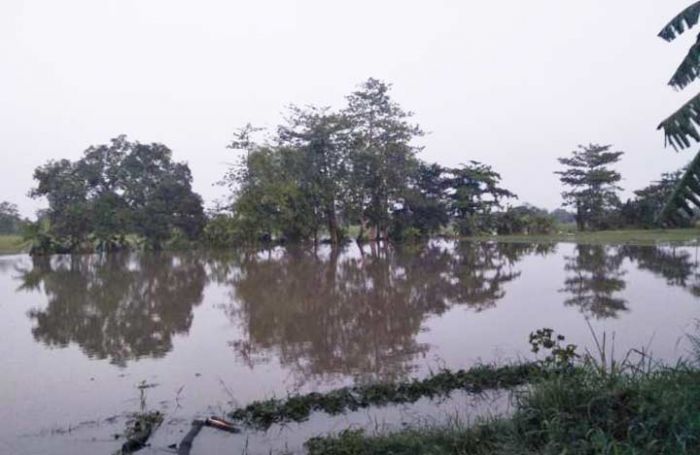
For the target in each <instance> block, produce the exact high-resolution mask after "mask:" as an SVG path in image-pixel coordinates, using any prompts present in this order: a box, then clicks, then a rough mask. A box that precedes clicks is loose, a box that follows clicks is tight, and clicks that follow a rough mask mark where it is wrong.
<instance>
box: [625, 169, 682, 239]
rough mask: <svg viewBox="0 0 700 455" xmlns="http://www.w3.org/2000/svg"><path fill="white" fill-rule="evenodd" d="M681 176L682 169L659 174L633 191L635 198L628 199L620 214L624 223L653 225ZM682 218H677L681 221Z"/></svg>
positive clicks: (644, 225)
mask: <svg viewBox="0 0 700 455" xmlns="http://www.w3.org/2000/svg"><path fill="white" fill-rule="evenodd" d="M682 176H683V170H679V171H676V172H666V173H663V174H661V178H660V180H658V181H655V182H652V183H651V184H649V185H648V186H646V187H644V188H642V189H641V190H636V191H635V192H634V194H635V198H634V199H631V200H628V201H627V202H626V203H625V205H624V206H623V207H622V210H621V214H622V218H623V221H624V222H625V223H626V224H630V225H633V226H640V227H646V228H648V227H653V226H656V225H657V220H658V219H659V216H660V214H661V212H662V210H663V209H664V205H665V204H666V201H668V199H669V197H670V196H671V194H672V193H673V191H674V189H675V188H676V186H678V183H679V182H680V181H681V178H682ZM681 221H683V220H679V222H681Z"/></svg>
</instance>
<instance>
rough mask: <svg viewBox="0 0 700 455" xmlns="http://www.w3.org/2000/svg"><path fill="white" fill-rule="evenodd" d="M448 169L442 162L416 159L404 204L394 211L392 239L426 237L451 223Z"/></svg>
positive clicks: (402, 202)
mask: <svg viewBox="0 0 700 455" xmlns="http://www.w3.org/2000/svg"><path fill="white" fill-rule="evenodd" d="M448 171H449V170H448V169H447V168H444V167H442V166H440V165H438V164H428V163H424V162H422V161H416V164H415V166H414V167H413V172H412V173H411V174H410V176H409V178H408V182H407V185H406V188H405V189H404V192H403V194H402V196H401V198H400V199H401V204H400V207H399V208H397V209H395V210H394V211H393V212H392V222H391V230H390V237H391V238H392V239H395V240H406V239H410V238H415V237H420V238H424V237H427V236H429V235H431V234H435V233H437V232H439V231H440V229H441V228H443V227H445V226H447V224H448V223H449V221H450V217H449V213H448V209H449V205H448V204H449V194H448V193H449V183H450V182H449V180H448V176H447V173H448Z"/></svg>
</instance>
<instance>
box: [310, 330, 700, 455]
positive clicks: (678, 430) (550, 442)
mask: <svg viewBox="0 0 700 455" xmlns="http://www.w3.org/2000/svg"><path fill="white" fill-rule="evenodd" d="M531 339H532V337H531ZM696 341H697V340H696ZM603 348H604V345H603ZM556 349H557V348H555V349H553V350H552V352H553V355H554V357H553V358H552V362H553V363H552V362H550V363H549V364H547V363H545V364H544V365H543V368H547V365H549V367H550V368H548V369H547V371H548V372H549V374H546V375H538V376H536V377H535V378H534V380H532V381H531V383H530V386H529V387H526V388H524V389H521V390H520V392H518V393H516V394H515V410H514V412H513V413H512V415H510V416H503V417H496V418H490V419H486V420H484V419H482V420H479V421H477V422H475V423H473V424H472V425H467V424H465V423H459V422H456V423H453V424H452V425H448V426H442V427H423V428H412V429H408V430H404V431H399V432H396V433H389V434H368V433H367V432H365V431H363V430H352V429H349V430H346V431H343V432H341V433H339V434H337V435H335V436H325V437H317V438H313V439H311V440H309V441H308V442H307V444H306V446H307V449H308V452H309V454H311V455H315V454H331V455H334V454H343V455H355V454H357V455H360V454H362V455H369V454H386V453H392V454H414V453H430V454H484V455H485V454H521V453H542V454H549V453H551V454H560V453H625V454H627V453H629V454H632V453H658V454H691V453H698V451H700V436H698V435H700V420H699V419H698V416H700V368H699V365H698V363H697V361H696V362H690V361H681V362H678V363H677V364H675V365H674V366H671V367H668V366H662V365H655V364H654V363H653V361H652V360H651V359H650V358H648V357H647V356H646V355H645V354H644V353H643V352H639V353H638V354H639V355H640V357H638V358H637V359H634V360H633V359H632V357H630V356H629V355H628V356H626V357H625V358H624V359H623V360H622V361H618V362H616V361H615V359H614V358H613V359H607V360H606V358H605V356H604V355H602V356H601V357H599V358H597V359H596V358H595V357H593V356H591V355H590V354H588V355H586V356H584V357H583V359H582V360H581V361H580V362H577V363H576V364H574V363H570V362H569V361H566V362H564V365H565V366H564V367H562V364H557V360H556V354H554V352H555V351H556ZM604 352H605V351H601V352H600V353H599V354H602V353H604ZM571 354H574V352H573V351H570V350H567V349H564V355H565V357H568V358H569V360H571ZM560 355H561V352H560ZM559 361H561V358H560V359H559ZM552 366H554V367H555V368H551V367H552Z"/></svg>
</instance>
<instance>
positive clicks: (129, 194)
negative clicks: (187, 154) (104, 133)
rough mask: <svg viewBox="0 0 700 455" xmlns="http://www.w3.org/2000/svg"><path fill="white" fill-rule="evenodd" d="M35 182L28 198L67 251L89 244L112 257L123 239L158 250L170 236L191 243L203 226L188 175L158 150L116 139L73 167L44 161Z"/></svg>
mask: <svg viewBox="0 0 700 455" xmlns="http://www.w3.org/2000/svg"><path fill="white" fill-rule="evenodd" d="M34 179H35V180H36V181H37V186H36V187H35V188H34V189H33V190H32V192H31V196H32V197H36V198H38V197H46V198H47V199H48V202H49V209H48V214H47V216H48V221H49V232H50V234H51V235H52V236H53V237H54V238H55V239H56V240H57V242H58V243H62V244H64V245H65V248H66V249H67V250H69V251H75V250H76V249H77V248H80V247H83V246H84V245H86V244H88V243H90V244H91V243H92V242H91V241H94V242H96V244H97V247H98V248H99V249H106V250H109V249H114V248H116V247H119V246H122V245H124V243H125V237H126V236H127V235H128V234H136V235H138V236H140V237H141V238H142V239H144V241H145V242H146V245H147V246H148V247H150V248H153V249H160V248H161V247H162V246H163V243H164V242H165V241H166V240H167V239H169V238H170V236H171V235H172V234H173V232H174V231H176V230H179V231H181V232H182V233H183V234H184V235H186V236H187V237H189V238H192V239H194V238H195V237H196V236H198V235H199V233H200V231H201V230H202V228H203V226H204V221H205V219H204V211H203V208H202V199H201V197H200V196H199V195H197V194H196V193H194V192H193V191H192V185H191V184H192V175H191V173H190V170H189V167H188V166H187V164H185V163H177V162H174V161H173V160H172V152H171V151H170V149H168V148H167V147H166V146H164V145H162V144H141V143H139V142H130V141H128V140H127V139H126V137H125V136H119V137H117V138H114V139H112V141H111V142H110V144H105V145H99V146H93V147H90V148H88V149H87V150H86V151H85V153H84V155H83V157H82V158H81V159H79V160H77V161H75V162H71V161H69V160H60V161H49V162H48V163H47V164H45V165H43V166H40V167H38V168H37V169H36V170H35V171H34Z"/></svg>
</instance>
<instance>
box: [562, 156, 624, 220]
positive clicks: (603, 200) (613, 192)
mask: <svg viewBox="0 0 700 455" xmlns="http://www.w3.org/2000/svg"><path fill="white" fill-rule="evenodd" d="M611 148H612V146H611V145H597V144H590V145H588V146H582V145H579V147H578V150H574V151H573V152H571V157H568V158H559V162H560V163H561V164H562V165H564V166H566V169H565V170H563V171H557V172H555V174H558V175H559V180H560V181H561V182H562V184H564V185H565V186H567V187H569V188H570V190H569V191H565V192H563V193H562V197H563V198H564V204H565V205H568V206H572V207H574V208H575V210H576V224H577V226H578V229H579V230H585V229H589V228H591V229H602V228H605V227H609V225H608V222H607V220H606V216H607V215H608V214H609V213H610V211H611V210H613V209H615V208H616V207H618V206H619V205H620V200H619V198H618V196H617V192H618V191H619V190H621V188H620V187H618V186H617V185H616V184H617V183H618V182H619V181H620V180H621V179H622V176H621V175H620V173H619V172H617V171H614V170H612V169H609V168H608V166H609V165H611V164H615V163H617V162H618V161H619V160H620V156H622V155H623V153H624V152H611V151H610V149H611Z"/></svg>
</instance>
